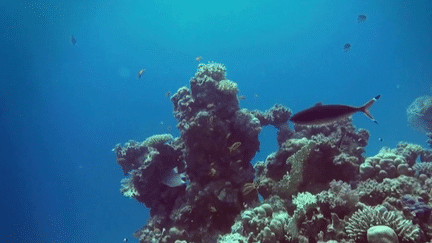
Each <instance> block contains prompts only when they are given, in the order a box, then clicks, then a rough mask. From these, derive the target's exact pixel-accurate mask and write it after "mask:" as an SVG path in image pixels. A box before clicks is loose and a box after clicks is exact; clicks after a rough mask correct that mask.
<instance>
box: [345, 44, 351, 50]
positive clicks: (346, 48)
mask: <svg viewBox="0 0 432 243" xmlns="http://www.w3.org/2000/svg"><path fill="white" fill-rule="evenodd" d="M350 49H351V44H350V43H346V44H345V45H344V50H345V52H347V51H349V50H350Z"/></svg>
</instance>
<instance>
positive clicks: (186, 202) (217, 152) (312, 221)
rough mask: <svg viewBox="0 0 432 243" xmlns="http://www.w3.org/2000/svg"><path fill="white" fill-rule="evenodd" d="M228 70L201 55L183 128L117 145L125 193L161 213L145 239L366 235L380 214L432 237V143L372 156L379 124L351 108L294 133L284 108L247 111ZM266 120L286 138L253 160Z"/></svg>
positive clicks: (181, 94) (144, 231)
mask: <svg viewBox="0 0 432 243" xmlns="http://www.w3.org/2000/svg"><path fill="white" fill-rule="evenodd" d="M225 71H226V69H225V67H224V66H223V65H221V64H217V63H209V64H202V65H201V64H200V66H199V68H198V70H197V73H196V74H195V76H194V77H192V79H191V80H190V89H189V88H187V87H182V88H180V89H179V90H178V91H177V92H176V93H175V94H174V95H173V96H172V97H171V101H172V102H173V105H174V116H175V117H176V118H177V120H178V123H177V128H178V129H179V131H180V137H178V138H172V137H171V136H170V135H158V136H156V137H150V138H149V139H147V140H146V142H143V143H140V142H135V141H129V142H126V143H125V144H124V145H123V146H121V145H117V146H116V147H115V148H114V149H113V151H114V152H115V154H116V156H117V163H118V164H119V165H120V167H121V168H122V170H123V172H124V174H125V179H124V180H122V186H121V192H122V193H123V194H124V196H127V197H131V198H133V199H135V200H137V201H139V202H141V203H143V204H144V205H145V206H146V207H148V208H149V209H150V210H151V216H150V218H149V219H148V220H147V224H146V225H145V226H144V227H142V228H141V229H140V230H138V231H137V232H135V234H134V236H135V237H137V238H138V240H139V242H140V243H145V242H209V243H216V242H218V243H227V242H251V243H258V242H354V241H356V240H357V241H359V242H360V241H362V242H366V240H367V237H368V232H369V231H370V229H371V228H372V227H374V226H375V225H376V222H379V223H380V224H381V225H385V226H386V227H388V228H390V229H391V230H392V231H394V232H396V234H397V240H398V242H431V240H432V234H431V233H430V228H432V219H431V218H430V212H431V210H432V209H430V206H429V205H431V203H432V201H431V199H430V194H431V190H430V185H432V179H431V178H430V175H432V172H431V171H432V169H431V168H432V165H431V164H432V163H431V162H427V161H432V150H427V149H423V148H422V147H421V146H419V145H414V144H408V143H399V144H398V145H397V147H396V148H394V149H390V148H386V147H384V148H383V149H382V150H381V151H380V153H379V154H377V155H375V156H372V157H366V156H365V153H364V152H365V148H366V146H367V144H368V139H369V137H370V135H369V132H368V131H366V130H365V129H357V128H355V127H354V126H353V124H352V118H350V117H348V118H345V119H336V120H335V121H334V122H332V123H328V124H324V125H320V126H295V127H294V130H291V128H290V127H289V126H288V124H287V121H288V120H289V118H290V116H291V110H289V109H288V108H286V107H284V106H282V105H279V104H276V105H275V106H274V107H272V108H271V109H269V110H267V111H265V112H263V111H259V110H254V111H249V110H247V109H240V107H239V99H238V97H237V94H236V93H235V92H231V91H230V90H229V89H222V90H221V89H219V88H218V82H220V81H222V80H225V76H226V72H225ZM376 98H377V97H376ZM372 101H373V100H372ZM369 102H371V101H369ZM369 102H368V103H367V104H369V106H370V105H371V103H373V102H371V103H369ZM420 103H421V102H419V103H418V104H416V106H415V107H414V108H417V109H420V108H418V107H421V109H420V110H421V111H423V110H424V109H423V108H426V107H425V106H422V105H420V106H418V105H419V104H420ZM209 104H211V105H209ZM413 110H415V109H413ZM369 115H370V114H369ZM293 117H294V116H293ZM370 118H371V117H370ZM415 118H417V119H421V118H420V117H415ZM266 125H272V126H274V127H275V128H277V129H278V135H277V140H278V145H279V147H278V148H277V151H275V152H274V153H271V154H270V155H268V156H267V158H266V160H265V161H259V162H257V163H256V164H255V165H254V166H252V164H251V162H252V159H253V158H254V156H255V153H256V152H257V151H258V150H259V140H258V135H259V133H260V131H261V128H262V127H263V126H266ZM424 129H425V128H424ZM428 136H432V135H428ZM234 138H236V139H234ZM239 146H241V153H240V149H239V148H240V147H239ZM227 148H228V149H227ZM236 150H237V152H238V153H237V152H234V151H236ZM233 152H234V153H233ZM418 158H420V159H421V161H424V162H418V161H417V160H418ZM173 168H174V169H173ZM184 173H186V174H184ZM407 195H408V196H407ZM259 196H262V198H263V201H262V202H261V201H260V200H259V198H258V197H259ZM300 199H301V200H300ZM404 199H405V201H406V203H405V204H404V203H403V200H404ZM407 200H408V201H407ZM294 205H295V206H294ZM412 213H415V215H412ZM143 223H144V222H143ZM420 237H422V238H420ZM393 241H395V239H393Z"/></svg>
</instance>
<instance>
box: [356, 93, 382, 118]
mask: <svg viewBox="0 0 432 243" xmlns="http://www.w3.org/2000/svg"><path fill="white" fill-rule="evenodd" d="M380 97H381V95H377V96H376V97H374V98H373V99H371V100H369V101H368V102H367V103H366V104H364V105H363V106H361V107H360V108H359V110H360V111H361V112H363V113H364V114H365V115H366V116H367V117H369V119H371V120H372V121H373V122H375V123H376V124H378V122H377V121H376V120H375V119H374V118H373V117H372V115H371V113H370V112H369V108H370V107H371V106H372V105H373V104H374V103H375V101H377V100H378V99H379V98H380Z"/></svg>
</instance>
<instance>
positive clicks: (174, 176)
mask: <svg viewBox="0 0 432 243" xmlns="http://www.w3.org/2000/svg"><path fill="white" fill-rule="evenodd" d="M185 178H186V173H185V172H183V173H178V169H177V167H175V168H174V169H172V170H170V171H168V172H167V173H166V174H165V175H164V176H163V178H162V183H163V184H165V185H167V186H169V187H178V186H182V185H184V184H186V182H185V181H184V179H185Z"/></svg>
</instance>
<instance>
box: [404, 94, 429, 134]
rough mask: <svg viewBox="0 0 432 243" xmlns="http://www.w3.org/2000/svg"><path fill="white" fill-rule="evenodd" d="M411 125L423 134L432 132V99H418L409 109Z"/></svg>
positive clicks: (425, 97)
mask: <svg viewBox="0 0 432 243" xmlns="http://www.w3.org/2000/svg"><path fill="white" fill-rule="evenodd" d="M407 117H408V123H409V125H410V126H411V127H412V128H414V129H416V130H418V131H420V132H423V133H430V132H432V97H431V96H421V97H418V98H417V99H416V100H414V102H413V103H412V104H411V105H410V106H409V107H408V109H407Z"/></svg>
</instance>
